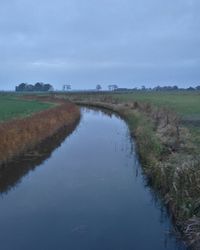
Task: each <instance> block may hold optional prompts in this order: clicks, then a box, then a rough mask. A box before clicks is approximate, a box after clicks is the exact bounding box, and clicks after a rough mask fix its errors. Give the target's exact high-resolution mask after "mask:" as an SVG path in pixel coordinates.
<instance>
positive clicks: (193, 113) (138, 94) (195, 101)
mask: <svg viewBox="0 0 200 250" xmlns="http://www.w3.org/2000/svg"><path fill="white" fill-rule="evenodd" d="M113 97H114V98H117V99H118V100H120V101H122V102H126V101H133V100H134V101H141V102H150V103H152V104H155V105H157V106H160V107H161V106H162V107H163V106H164V107H168V108H170V109H173V110H174V111H176V112H177V113H178V114H180V115H181V116H183V117H188V118H189V117H190V118H199V119H200V92H189V91H187V92H186V91H176V92H164V91H163V92H143V91H135V92H131V93H123V92H121V93H119V94H118V93H114V94H113Z"/></svg>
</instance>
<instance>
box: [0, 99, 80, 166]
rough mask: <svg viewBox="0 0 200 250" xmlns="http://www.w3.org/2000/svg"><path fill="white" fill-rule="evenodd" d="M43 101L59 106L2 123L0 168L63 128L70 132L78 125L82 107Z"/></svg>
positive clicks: (63, 102)
mask: <svg viewBox="0 0 200 250" xmlns="http://www.w3.org/2000/svg"><path fill="white" fill-rule="evenodd" d="M29 98H30V97H29ZM40 101H43V102H51V103H55V104H57V105H55V107H53V108H50V109H47V110H44V111H41V112H37V113H34V114H33V115H31V116H28V117H26V118H21V119H12V120H10V121H6V122H2V123H0V137H1V141H0V165H1V166H3V165H4V164H5V163H7V162H9V161H10V160H11V159H12V158H13V157H15V156H17V155H20V154H23V153H24V152H26V151H27V150H29V149H32V148H34V147H35V146H36V145H38V144H39V143H41V142H43V141H44V140H45V139H47V138H49V137H51V136H52V135H53V134H55V133H56V132H57V131H59V129H61V128H62V127H66V129H69V130H71V127H72V126H75V125H76V123H77V122H78V120H79V119H80V111H79V108H78V107H77V106H76V105H74V104H72V103H70V102H68V101H63V100H62V101H59V100H57V101H56V100H52V99H51V98H48V100H47V99H45V98H44V99H43V98H40Z"/></svg>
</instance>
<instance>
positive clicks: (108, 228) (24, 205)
mask: <svg viewBox="0 0 200 250" xmlns="http://www.w3.org/2000/svg"><path fill="white" fill-rule="evenodd" d="M59 140H60V142H61V141H62V139H61V138H60V139H59ZM59 140H58V138H57V141H56V142H57V143H56V145H55V147H57V148H56V149H55V150H54V151H53V150H52V147H50V150H49V152H47V153H46V155H45V157H44V159H43V160H41V161H39V162H38V161H34V167H33V166H32V165H31V167H30V164H28V161H27V160H21V161H18V162H17V167H18V168H20V164H22V163H23V164H22V165H21V166H22V169H23V171H21V172H20V174H19V172H18V173H17V175H15V177H13V176H12V174H11V172H12V171H11V170H9V173H10V174H8V173H6V174H5V173H4V174H1V178H0V181H1V182H2V183H3V184H2V185H3V186H2V187H1V186H0V187H1V198H0V232H1V233H0V242H1V243H0V246H1V247H0V249H2V250H22V249H29V250H32V249H34V250H51V249H57V250H64V249H65V250H151V249H152V250H162V249H163V250H164V249H165V250H176V249H181V250H182V249H186V248H185V247H184V246H183V245H182V243H181V242H179V241H178V240H177V239H176V237H175V235H174V234H173V233H170V232H171V229H172V228H171V223H170V220H169V218H168V216H167V215H166V212H165V209H164V208H163V207H162V206H161V205H160V203H159V202H155V199H154V195H153V194H152V192H151V189H150V188H148V187H147V186H146V184H145V181H144V178H143V177H142V174H141V169H140V165H139V162H138V159H137V156H136V153H135V146H134V143H133V141H132V139H131V138H130V134H129V130H128V128H127V125H126V124H125V122H124V121H123V120H121V119H120V118H119V117H117V116H116V115H109V114H106V113H104V112H101V111H98V110H91V109H88V108H82V119H81V122H80V124H79V126H78V127H77V129H76V130H75V131H74V133H72V134H71V135H70V136H69V137H68V138H66V139H65V140H64V141H63V142H62V144H61V145H60V143H59ZM49 143H50V142H48V144H49ZM59 145H60V146H59ZM44 146H45V145H44ZM46 146H47V145H46ZM58 146H59V147H58ZM47 148H49V145H48V147H47ZM41 151H42V150H41ZM50 152H51V153H50ZM48 157H49V158H48ZM36 158H37V157H36ZM46 158H47V159H46ZM45 159H46V160H45ZM24 162H25V165H26V164H27V166H28V167H27V170H24V168H25V167H24ZM31 162H33V159H31ZM14 166H15V167H14ZM11 167H12V166H11ZM9 169H10V168H9ZM14 169H16V164H13V170H14ZM30 169H31V170H32V171H29V170H30ZM13 173H14V172H13ZM19 175H20V176H21V177H20V176H19ZM9 176H11V177H10V178H11V180H9ZM4 179H6V181H3V180H4ZM19 180H20V181H19Z"/></svg>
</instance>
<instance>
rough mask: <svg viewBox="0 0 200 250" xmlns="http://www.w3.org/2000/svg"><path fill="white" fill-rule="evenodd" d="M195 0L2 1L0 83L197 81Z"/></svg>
mask: <svg viewBox="0 0 200 250" xmlns="http://www.w3.org/2000/svg"><path fill="white" fill-rule="evenodd" d="M199 11H200V3H199V1H198V0H169V1H164V0H151V1H149V0H124V1H121V0H102V1H99V0H87V1H81V0H68V1H66V0H58V1H53V0H43V1H41V0H40V1H39V0H35V1H30V0H17V1H16V0H10V1H5V0H2V1H1V2H0V58H1V60H0V89H2V88H7V89H9V88H14V85H15V84H17V83H18V82H22V81H26V82H34V81H45V82H52V83H53V84H54V85H55V86H56V87H57V88H61V86H62V84H63V83H64V82H66V81H69V82H71V83H72V85H73V87H74V88H84V87H85V88H90V87H92V86H95V85H96V83H99V82H102V84H104V85H106V83H107V82H109V81H112V82H118V84H119V85H121V86H129V87H130V86H134V85H139V86H140V85H142V84H147V85H149V86H150V85H151V84H152V85H155V84H157V83H159V84H164V83H166V82H171V83H172V84H179V85H182V86H183V85H186V84H190V85H192V84H199V82H200V71H199V66H200V49H199V48H200V47H199V44H200V32H199V30H200V16H199Z"/></svg>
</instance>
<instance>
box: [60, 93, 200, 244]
mask: <svg viewBox="0 0 200 250" xmlns="http://www.w3.org/2000/svg"><path fill="white" fill-rule="evenodd" d="M58 97H59V96H58ZM66 98H67V99H70V100H73V101H75V102H76V103H78V104H87V105H92V106H96V107H103V108H107V109H110V110H113V111H115V112H117V113H119V114H120V115H121V116H122V117H123V118H124V119H125V120H126V121H127V123H128V125H129V127H130V131H131V134H132V136H134V137H135V140H136V142H137V149H138V153H139V155H140V159H141V163H142V167H143V171H144V176H145V177H146V179H147V181H148V183H149V184H150V185H151V186H152V187H153V188H154V190H156V191H157V192H158V193H159V194H160V197H161V198H162V200H163V201H164V203H165V204H166V206H167V207H168V209H169V214H170V215H171V216H172V219H173V220H174V221H175V224H176V225H177V227H178V229H179V230H180V231H181V233H182V234H183V237H184V239H185V241H186V242H187V244H188V245H190V246H191V248H192V249H200V248H199V246H200V245H199V242H200V198H199V197H200V195H199V194H200V157H199V147H198V145H199V144H198V143H199V142H200V137H197V134H198V129H197V130H196V131H195V130H193V133H194V134H193V135H192V134H191V130H189V129H188V128H187V127H184V126H183V125H182V123H181V117H180V116H179V115H177V113H176V112H174V111H171V110H170V109H168V108H166V107H164V106H161V107H158V106H156V105H152V104H151V103H148V102H140V101H134V100H132V101H126V102H121V101H119V100H117V99H115V98H111V97H109V96H104V95H93V96H92V95H90V96H89V98H88V95H86V96H85V97H84V95H72V96H70V95H66ZM194 135H195V136H194ZM198 135H199V134H198ZM194 138H196V139H195V140H194Z"/></svg>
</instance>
